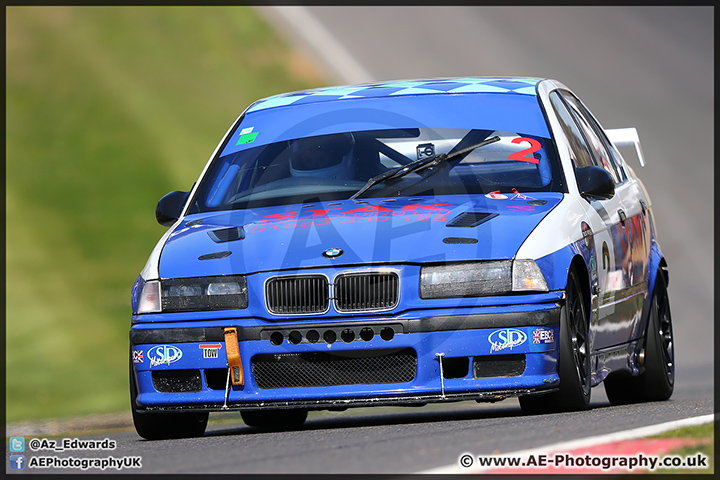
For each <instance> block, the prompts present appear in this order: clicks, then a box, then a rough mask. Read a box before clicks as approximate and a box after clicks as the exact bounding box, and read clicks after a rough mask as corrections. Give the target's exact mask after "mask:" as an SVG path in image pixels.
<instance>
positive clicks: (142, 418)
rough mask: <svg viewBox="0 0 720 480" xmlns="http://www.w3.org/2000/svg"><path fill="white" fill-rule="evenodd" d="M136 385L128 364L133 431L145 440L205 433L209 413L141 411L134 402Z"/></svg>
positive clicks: (193, 435) (196, 435)
mask: <svg viewBox="0 0 720 480" xmlns="http://www.w3.org/2000/svg"><path fill="white" fill-rule="evenodd" d="M135 397H137V386H136V385H135V376H134V375H133V369H132V364H130V408H131V409H132V417H133V423H134V424H135V431H136V432H137V433H138V435H140V436H141V437H143V438H145V439H147V440H165V439H168V438H187V437H200V436H202V435H203V434H204V433H205V428H206V427H207V423H208V418H209V416H210V414H209V413H207V412H205V413H142V412H139V411H138V409H137V405H136V404H135Z"/></svg>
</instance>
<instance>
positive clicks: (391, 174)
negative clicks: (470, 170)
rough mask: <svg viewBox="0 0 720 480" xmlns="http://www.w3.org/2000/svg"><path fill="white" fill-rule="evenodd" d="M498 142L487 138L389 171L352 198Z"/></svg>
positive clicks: (373, 178)
mask: <svg viewBox="0 0 720 480" xmlns="http://www.w3.org/2000/svg"><path fill="white" fill-rule="evenodd" d="M498 140H500V137H498V136H497V135H495V136H494V137H490V138H486V139H485V140H483V141H482V142H479V143H476V144H474V145H470V146H469V147H465V148H461V149H460V150H455V151H453V152H449V153H440V154H438V155H432V156H429V157H425V158H421V159H420V160H415V161H414V162H411V163H408V164H407V165H404V166H402V167H398V168H395V169H393V170H388V171H387V172H383V173H381V174H380V175H377V176H375V177H372V178H371V179H370V180H368V181H367V183H366V184H365V185H363V186H362V188H361V189H360V190H358V191H357V192H355V194H354V195H353V196H352V197H350V198H351V199H353V198H358V197H359V196H360V195H362V194H363V193H365V192H367V191H368V190H370V189H371V188H372V187H374V186H375V185H377V184H378V183H380V182H384V181H386V180H390V179H391V178H400V177H404V176H405V175H407V174H409V173H412V172H417V171H419V170H423V169H425V168H430V167H432V166H435V165H438V164H439V163H442V162H446V161H448V160H450V159H451V158H454V157H457V156H459V155H464V154H466V153H469V152H471V151H473V150H475V149H476V148H480V147H484V146H485V145H490V144H491V143H495V142H497V141H498Z"/></svg>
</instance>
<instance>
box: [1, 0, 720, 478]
mask: <svg viewBox="0 0 720 480" xmlns="http://www.w3.org/2000/svg"><path fill="white" fill-rule="evenodd" d="M279 8H280V9H286V11H285V12H281V11H278V10H277V9H273V8H267V9H261V10H262V11H263V13H264V14H266V18H268V19H271V21H272V22H274V23H276V25H278V26H280V27H281V30H282V31H284V32H285V34H286V35H287V38H288V39H289V40H290V41H291V42H294V43H295V44H296V45H297V46H299V47H301V48H304V49H306V51H307V52H308V55H310V56H312V58H315V59H317V62H318V64H319V65H321V66H323V67H325V68H326V69H327V72H328V74H329V75H331V76H333V78H334V79H335V80H336V82H337V83H338V84H345V83H355V82H364V81H377V80H391V79H407V78H423V77H434V76H440V77H450V76H467V75H493V76H494V75H520V76H533V77H550V78H555V79H558V80H560V81H561V82H563V83H565V84H566V85H567V86H568V87H570V88H571V89H573V90H574V91H575V92H576V93H577V94H578V96H580V97H581V98H582V99H583V101H584V102H585V103H586V104H587V105H588V106H589V108H590V109H591V110H592V111H593V113H594V114H595V115H596V117H598V119H599V121H600V123H602V124H603V125H604V126H605V127H606V128H620V127H630V126H634V127H636V128H637V129H638V131H639V133H640V138H641V141H642V143H643V149H644V152H645V156H646V160H647V166H646V167H645V168H641V167H640V166H639V165H638V164H637V162H636V161H635V159H633V158H631V159H629V160H628V161H629V162H631V165H632V166H633V168H634V169H635V170H636V172H638V174H639V175H640V177H641V179H642V180H643V182H644V183H645V186H646V187H647V189H648V191H649V193H650V197H651V199H652V201H653V211H654V215H655V219H656V225H657V230H658V235H659V240H660V244H661V247H662V249H663V253H664V254H665V256H666V257H667V259H668V263H669V267H670V278H671V280H670V286H669V292H670V300H671V306H672V313H673V322H674V327H675V328H674V333H675V340H676V354H675V355H676V364H677V370H676V386H675V394H674V395H673V397H672V398H671V400H670V401H667V402H655V403H648V404H641V405H632V406H623V407H614V406H610V405H609V403H608V402H607V398H606V397H605V394H604V390H603V387H602V386H599V387H597V388H595V389H593V402H592V405H593V408H592V409H591V410H590V411H587V412H578V413H564V414H555V415H540V416H524V415H522V413H521V411H520V408H519V406H518V403H517V400H515V399H508V400H504V401H502V402H499V403H496V404H477V403H474V402H461V403H451V404H442V405H441V404H434V405H429V406H427V407H423V408H413V407H406V408H389V407H381V408H375V409H372V408H362V409H351V410H347V411H345V412H311V414H310V417H309V419H308V421H307V423H306V424H305V426H304V427H303V428H302V429H300V430H296V431H289V432H260V431H257V430H253V429H251V428H249V427H246V426H245V425H244V424H243V423H242V421H241V420H240V419H239V416H238V415H237V414H213V415H211V425H210V427H209V428H208V432H207V433H206V435H205V436H204V437H202V438H197V439H183V440H168V441H156V442H149V441H145V440H142V439H141V438H140V437H138V436H137V435H136V434H135V433H134V431H132V432H130V431H125V432H120V433H117V432H116V433H99V434H97V435H93V436H92V437H90V438H98V439H102V438H112V439H114V440H116V441H117V442H118V446H117V448H116V449H115V450H113V451H111V452H64V453H53V452H37V453H28V454H27V455H28V457H30V456H33V455H39V454H41V453H42V454H45V455H56V456H59V457H63V456H65V457H66V456H74V457H76V458H90V457H105V456H107V455H112V456H114V457H122V456H125V455H132V456H134V455H139V456H141V457H142V465H143V467H142V469H139V470H124V471H123V472H127V473H163V472H164V473H413V472H421V471H425V470H428V469H432V468H436V467H440V466H443V465H449V464H456V463H457V462H458V458H459V456H460V455H461V454H462V453H464V452H470V453H473V454H478V455H482V454H491V453H493V452H498V451H499V452H502V453H507V452H512V451H517V450H523V449H529V448H536V447H539V446H543V445H548V444H551V443H556V442H565V441H569V440H573V439H580V438H584V437H587V436H589V435H601V434H606V433H612V432H617V431H621V430H624V429H629V428H636V427H642V426H646V425H653V424H657V423H662V422H667V421H670V420H676V419H682V418H688V417H695V416H700V415H706V414H710V413H713V411H714V401H713V389H714V382H713V359H714V348H713V346H714V328H713V318H714V308H713V307H714V284H713V279H714V275H713V271H714V211H713V207H714V204H715V199H714V188H713V187H714V185H713V179H714V162H713V136H714V129H713V119H714V118H713V104H714V93H713V86H714V57H713V55H714V52H713V46H714V39H713V28H714V22H713V18H714V15H713V10H712V7H309V8H300V9H297V8H295V7H279ZM292 8H295V9H294V10H292ZM288 22H289V23H288ZM278 93H279V92H278ZM623 153H625V152H623ZM632 162H634V163H632ZM8 471H9V470H8ZM27 471H28V470H26V472H27ZM45 471H48V470H45ZM49 471H53V472H58V473H71V472H72V473H75V472H77V470H66V469H53V470H49ZM91 471H94V472H97V470H91ZM34 472H35V473H40V472H41V471H39V470H34ZM106 472H108V471H106ZM14 473H15V472H14Z"/></svg>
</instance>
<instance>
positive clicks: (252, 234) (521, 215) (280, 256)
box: [159, 193, 563, 278]
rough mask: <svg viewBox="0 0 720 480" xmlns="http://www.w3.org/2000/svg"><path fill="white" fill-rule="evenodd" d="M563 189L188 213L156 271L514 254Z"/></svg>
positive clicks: (204, 272) (189, 273)
mask: <svg viewBox="0 0 720 480" xmlns="http://www.w3.org/2000/svg"><path fill="white" fill-rule="evenodd" d="M562 198H563V195H562V194H560V193H533V194H531V195H530V194H527V195H523V194H513V193H509V194H489V195H474V196H461V195H452V196H438V197H432V198H395V199H367V200H362V201H355V200H345V201H339V202H329V203H318V204H311V205H281V206H272V207H263V208H250V209H245V210H233V211H225V212H214V213H207V214H204V215H200V214H196V215H190V216H188V217H185V218H184V219H183V221H182V222H180V224H179V225H177V226H176V227H175V229H174V231H173V232H172V233H171V234H170V235H169V236H168V237H167V240H166V242H165V245H164V246H163V248H162V253H161V255H160V260H159V274H160V277H161V278H180V277H200V276H210V275H231V274H250V273H255V272H260V271H280V270H294V269H298V268H309V267H333V266H340V265H344V266H348V265H358V264H409V263H414V264H420V263H428V262H454V261H468V260H483V259H509V258H513V257H514V256H515V254H516V252H517V251H518V249H519V248H520V246H521V245H522V244H523V242H524V241H525V239H526V238H527V236H528V235H529V234H530V232H532V230H533V229H534V228H535V227H536V225H537V224H538V223H539V222H540V221H541V220H542V219H543V218H544V217H545V216H546V215H547V213H548V212H549V211H550V210H551V209H552V208H554V207H555V206H556V205H557V204H558V203H559V202H560V201H561V200H562Z"/></svg>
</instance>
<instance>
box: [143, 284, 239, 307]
mask: <svg viewBox="0 0 720 480" xmlns="http://www.w3.org/2000/svg"><path fill="white" fill-rule="evenodd" d="M247 306H248V295H247V280H246V279H245V277H244V276H219V277H197V278H171V279H166V280H161V281H158V280H153V281H149V282H146V283H145V285H144V286H143V289H142V292H141V293H140V299H139V301H138V313H157V312H195V311H202V310H230V309H242V308H247Z"/></svg>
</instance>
